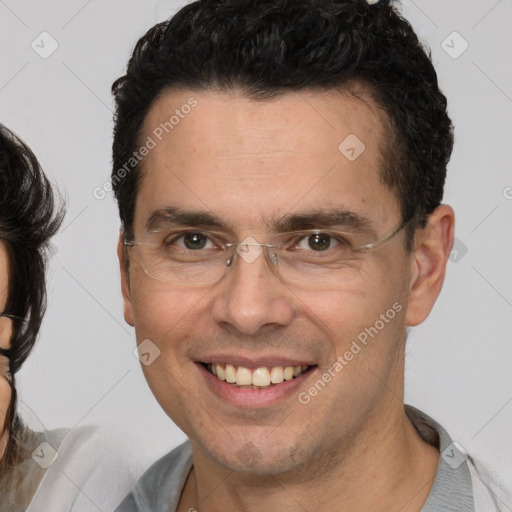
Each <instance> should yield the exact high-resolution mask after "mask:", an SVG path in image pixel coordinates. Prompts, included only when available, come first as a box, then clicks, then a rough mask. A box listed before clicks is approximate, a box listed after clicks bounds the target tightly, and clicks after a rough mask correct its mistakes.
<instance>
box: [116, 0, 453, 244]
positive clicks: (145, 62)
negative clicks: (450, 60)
mask: <svg viewBox="0 0 512 512" xmlns="http://www.w3.org/2000/svg"><path fill="white" fill-rule="evenodd" d="M176 88H188V89H191V90H199V91H201V90H230V89H231V90H233V89H235V88H236V89H238V90H240V91H241V92H242V94H244V95H246V96H247V97H248V98H251V99H254V100H265V99H271V98H275V97H277V96H279V95H282V94H285V93H287V92H297V91H301V90H312V91H319V92H321V91H327V90H331V89H339V90H345V91H347V92H353V93H354V94H355V95H356V96H358V94H359V93H360V92H361V91H362V92H363V94H365V95H366V96H367V97H370V98H371V99H373V100H374V101H375V102H376V103H377V105H378V106H379V107H380V109H381V111H382V118H383V124H384V125H385V128H386V133H387V136H386V140H385V141H384V142H383V144H382V146H383V147H382V148H381V165H380V167H381V169H380V174H381V180H382V181H383V182H384V183H385V184H387V185H388V186H389V187H390V189H391V190H392V192H393V193H394V194H395V196H396V199H397V201H398V204H399V205H400V209H401V213H402V218H403V220H404V221H405V220H409V219H414V222H411V223H410V224H409V226H408V229H407V240H408V242H407V246H408V248H409V249H410V246H411V240H412V238H413V235H414V231H415V228H417V227H418V226H419V225H421V226H424V225H425V223H426V219H427V215H428V214H429V213H431V212H432V211H433V210H434V209H435V208H436V207H437V206H439V204H440V203H441V200H442V197H443V189H444V182H445V177H446V166H447V163H448V161H449V159H450V155H451V152H452V149H453V126H452V123H451V120H450V118H449V117H448V114H447V101H446V97H445V96H444V95H443V94H442V92H441V91H440V89H439V86H438V81H437V75H436V72H435V70H434V67H433V65H432V61H431V57H430V52H429V50H427V49H426V48H425V47H424V46H423V45H422V43H421V42H420V41H419V39H418V37H417V35H416V34H415V32H414V30H413V28H412V27H411V25H410V24H409V22H408V21H406V20H405V19H404V18H403V17H402V15H401V14H400V13H399V11H398V10H397V8H396V7H395V6H394V5H393V4H392V2H391V1H390V0H380V1H378V2H376V3H372V4H369V3H368V1H366V0H258V1H257V2H255V1H254V0H199V1H195V2H193V3H190V4H189V5H186V6H185V7H183V8H182V9H181V10H179V11H178V12H177V13H176V14H175V15H174V16H173V17H172V18H170V19H169V20H167V21H164V22H162V23H159V24H157V25H155V26H154V27H153V28H151V29H150V30H149V31H148V32H147V33H146V34H145V35H144V36H143V37H142V38H141V39H140V40H139V41H138V43H137V45H136V47H135V49H134V51H133V54H132V56H131V58H130V61H129V63H128V66H127V70H126V74H125V75H124V76H121V77H120V78H118V79H117V80H116V81H115V82H114V84H113V86H112V92H113V94H114V97H115V103H116V114H115V127H114V142H113V168H112V180H111V181H112V188H113V190H114V193H115V196H116V199H117V201H118V206H119V213H120V217H121V221H122V225H123V228H124V230H125V231H126V232H127V233H131V231H132V226H133V215H134V207H135V200H136V197H137V192H138V188H139V181H140V172H139V169H138V167H139V166H140V165H139V166H136V167H134V169H133V170H132V171H131V172H130V173H128V174H126V176H125V177H123V179H122V180H120V179H119V176H117V172H118V169H120V168H122V166H123V164H124V163H125V162H127V161H128V160H129V159H130V157H131V156H132V154H133V152H134V151H135V150H136V149H137V148H138V147H139V146H140V145H141V144H140V139H141V131H142V125H143V122H144V119H145V117H146V116H147V114H148V111H149V109H150V108H151V106H152V104H153V103H154V102H155V100H156V99H157V98H158V97H159V96H160V95H161V94H162V93H163V92H165V91H166V90H170V89H176Z"/></svg>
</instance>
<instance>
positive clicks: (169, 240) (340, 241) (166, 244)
mask: <svg viewBox="0 0 512 512" xmlns="http://www.w3.org/2000/svg"><path fill="white" fill-rule="evenodd" d="M190 234H192V235H193V234H197V235H205V236H206V237H207V239H208V241H210V242H211V243H213V244H215V245H219V244H217V243H216V242H215V240H214V239H212V237H211V236H208V234H206V233H205V232H203V231H182V232H179V233H176V234H173V235H171V237H170V238H169V237H166V238H164V240H163V242H162V245H163V246H164V247H170V246H172V245H175V244H176V242H177V241H178V240H180V239H183V237H185V236H186V235H190ZM314 234H315V233H310V234H305V235H304V236H302V237H300V238H298V237H296V238H294V239H293V243H290V242H292V240H290V241H289V242H288V243H287V244H286V246H290V245H291V246H292V247H295V246H297V245H299V243H301V242H303V241H305V240H307V239H308V238H309V237H310V236H312V235H314ZM316 234H318V235H324V236H328V237H330V239H331V244H332V241H335V242H336V243H337V244H338V245H342V246H349V245H350V242H349V241H348V240H346V239H345V238H342V237H336V236H335V235H334V234H332V233H329V232H322V231H319V232H318V233H316ZM222 243H226V242H221V244H222ZM178 247H180V248H181V249H184V250H191V249H187V248H186V247H182V246H178ZM335 247H337V245H336V246H335ZM207 249H208V248H206V249H204V248H203V249H200V250H207ZM329 249H332V247H329Z"/></svg>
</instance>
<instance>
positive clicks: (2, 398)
mask: <svg viewBox="0 0 512 512" xmlns="http://www.w3.org/2000/svg"><path fill="white" fill-rule="evenodd" d="M10 402H11V387H10V386H9V383H8V382H7V380H6V379H5V377H3V376H2V377H0V432H1V431H2V430H3V427H4V424H5V416H6V414H7V409H8V408H9V404H10Z"/></svg>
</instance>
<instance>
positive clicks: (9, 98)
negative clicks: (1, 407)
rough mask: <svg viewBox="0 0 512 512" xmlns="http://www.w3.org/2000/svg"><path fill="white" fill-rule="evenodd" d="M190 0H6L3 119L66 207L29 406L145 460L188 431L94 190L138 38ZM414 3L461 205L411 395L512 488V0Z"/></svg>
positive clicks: (106, 167) (23, 376)
mask: <svg viewBox="0 0 512 512" xmlns="http://www.w3.org/2000/svg"><path fill="white" fill-rule="evenodd" d="M184 3H186V2H175V1H171V0H169V1H157V2H155V1H144V2H143V1H135V0H130V1H127V0H122V1H121V0H103V1H100V0H89V1H85V0H66V1H64V0H61V1H36V0H33V1H29V0H0V63H1V66H0V122H2V123H3V124H5V125H6V126H8V127H9V128H11V129H13V130H14V131H16V132H17V133H18V134H19V135H20V136H22V138H24V139H25V141H26V142H27V143H28V144H29V145H30V146H31V147H32V149H33V150H34V152H35V153H36V155H37V156H38V157H39V158H40V160H41V162H42V164H43V166H44V168H45V170H46V172H47V173H48V174H49V175H50V176H52V177H53V179H54V180H55V181H56V182H57V183H58V184H59V187H60V188H61V190H62V191H63V192H64V193H65V195H66V197H67V205H68V214H67V217H66V219H65V222H64V226H63V229H61V231H60V233H59V234H58V236H57V237H56V238H55V240H54V251H55V254H54V256H53V257H52V260H51V269H50V277H49V309H48V314H47V316H46V319H45V322H44V326H43V330H42V333H41V338H40V341H39V343H38V345H37V348H36V350H35V351H34V353H33V355H32V356H31V357H30V359H29V360H28V362H27V364H26V365H25V367H24V368H23V370H22V371H21V373H20V375H19V380H18V382H19V391H20V397H21V400H22V402H23V404H22V407H23V409H24V414H26V415H27V417H29V418H30V422H31V423H32V424H33V425H34V426H37V427H44V428H55V427H59V426H69V427H71V426H74V425H77V424H86V423H100V424H103V425H107V426H109V427H113V428H119V429H121V430H122V431H123V433H124V434H126V435H127V436H129V438H130V439H131V442H130V449H133V450H134V452H135V453H136V456H137V457H139V460H140V464H141V467H142V466H143V465H145V464H148V463H149V462H151V461H152V460H153V459H155V458H157V457H158V456H159V455H160V454H161V453H163V452H165V451H167V450H168V449H170V448H171V447H173V446H175V445H177V444H178V443H179V442H181V441H182V440H183V439H184V435H183V433H181V432H180V431H179V430H178V429H177V427H175V426H174V425H173V424H172V422H171V421H170V420H169V419H168V418H167V417H166V416H165V414H164V413H163V412H162V411H161V410H160V408H159V406H158V404H157V403H156V401H155V400H154V399H153V397H152V395H151V393H150V392H149V390H148V388H147V386H146V383H145V381H144V378H143V376H142V372H141V370H140V367H139V362H138V361H137V359H136V358H135V357H134V355H133V350H134V347H135V339H134V333H133V331H132V329H131V328H130V327H129V326H127V325H125V323H124V320H123V316H122V302H121V295H120V291H119V271H118V267H117V260H116V255H115V247H116V239H117V235H118V230H119V221H118V216H117V211H116V207H115V204H114V201H113V199H112V195H111V194H107V197H105V198H104V199H103V200H98V199H96V198H95V197H94V196H93V190H94V189H95V188H96V187H101V186H102V185H103V184H104V183H105V181H107V180H108V176H109V173H110V162H111V156H110V150H111V132H112V111H111V109H112V99H111V96H110V85H111V83H112V82H113V80H114V79H115V78H117V77H118V76H119V75H121V74H122V73H123V70H124V67H125V65H126V62H127V60H128V57H129V55H130V52H131V50H132V49H133V46H134V44H135V42H136V41H137V39H138V37H140V36H141V35H142V34H143V33H144V32H145V31H146V30H147V29H148V28H149V27H150V26H152V25H153V24H154V23H155V22H157V21H161V20H163V19H165V18H167V17H168V16H169V15H170V14H172V12H174V11H175V10H176V9H177V7H179V6H181V5H183V4H184ZM403 10H404V13H405V15H406V17H407V18H408V19H409V20H410V21H411V23H412V24H413V26H414V27H415V28H416V30H417V32H418V34H419V35H420V37H421V38H422V39H423V40H425V41H426V42H427V43H428V44H429V45H430V46H431V48H432V55H433V60H434V63H435V65H436V67H437V70H438V74H439V78H440V82H441V86H442V88H443V90H444V92H445V94H446V95H447V97H448V100H449V109H450V114H451V116H452V119H453V120H454V123H455V125H456V146H455V152H454V155H453V158H452V161H451V163H450V166H449V175H448V180H447V185H446V194H445V202H447V203H449V204H451V205H452V206H453V207H454V208H455V211H456V213H457V227H456V235H457V241H456V248H457V250H456V252H454V253H452V256H451V262H450V264H449V268H448V276H447V279H446V283H445V286H444V290H443V292H442V294H441V297H440V299H439V300H438V303H437V305H436V307H435V309H434V311H433V312H432V314H431V316H430V317H429V319H428V321H427V322H425V323H424V324H423V325H422V326H420V327H417V328H415V329H413V330H411V331H410V334H409V341H408V349H407V353H408V359H407V361H406V368H407V372H406V401H407V402H408V403H411V404H413V405H415V406H417V407H419V408H420V409H422V410H424V411H425V412H427V413H428V414H430V415H431V416H433V417H434V418H435V419H436V420H438V421H439V422H440V423H441V424H443V425H444V426H445V428H447V429H448V430H449V432H450V433H451V435H452V437H453V438H454V439H456V440H457V441H458V442H459V443H460V444H461V445H462V446H463V447H464V448H465V449H467V450H468V451H469V452H470V453H472V454H473V455H475V456H477V457H478V458H479V459H480V460H481V461H482V462H483V463H485V464H486V465H487V466H488V468H489V470H490V471H491V472H492V473H495V474H496V475H497V476H498V478H499V479H501V480H503V481H506V482H508V485H509V487H512V484H510V482H512V463H511V461H512V441H511V436H510V432H511V426H512V372H511V370H510V368H511V362H512V342H511V336H510V332H511V330H512V279H511V278H512V270H511V261H512V242H511V235H512V230H511V229H510V221H511V219H512V172H511V164H510V149H511V146H512V122H511V119H512V71H511V66H510V54H511V51H512V30H511V28H512V1H511V0H498V1H497V0H480V1H478V2H468V1H467V0H455V1H453V0H452V1H445V0H429V1H427V0H415V1H414V2H413V1H410V0H406V1H404V2H403ZM43 31H46V32H48V33H49V34H50V35H51V37H52V38H53V39H54V40H55V41H56V42H57V43H58V48H57V50H56V51H55V52H54V53H53V54H52V55H51V56H49V57H48V58H42V57H41V56H40V54H39V53H37V52H36V51H35V50H34V49H33V48H32V47H31V44H32V42H33V41H35V42H34V46H35V45H39V47H37V46H36V48H37V49H38V51H39V52H40V53H41V52H42V51H43V50H44V51H48V50H49V49H51V44H52V41H51V40H50V39H49V36H40V34H41V33H42V32H43ZM454 32H457V34H454ZM42 39H43V42H41V40H42ZM43 45H44V49H43V48H42V46H43ZM466 45H468V48H467V49H466V50H465V51H464V52H463V53H462V51H463V50H464V49H465V47H466Z"/></svg>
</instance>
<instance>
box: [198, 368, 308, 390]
mask: <svg viewBox="0 0 512 512" xmlns="http://www.w3.org/2000/svg"><path fill="white" fill-rule="evenodd" d="M308 368H309V366H272V367H267V366H261V367H259V368H256V369H255V370H251V369H249V368H244V367H243V366H234V365H232V364H219V363H212V364H209V365H208V369H209V370H210V371H211V372H212V373H213V375H216V376H217V378H218V379H219V380H225V381H226V382H228V383H230V384H236V385H237V386H257V387H266V386H270V385H271V384H280V383H281V382H283V381H285V380H292V379H293V378H294V377H298V376H299V375H300V374H301V373H303V372H305V371H306V370H307V369H308Z"/></svg>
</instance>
